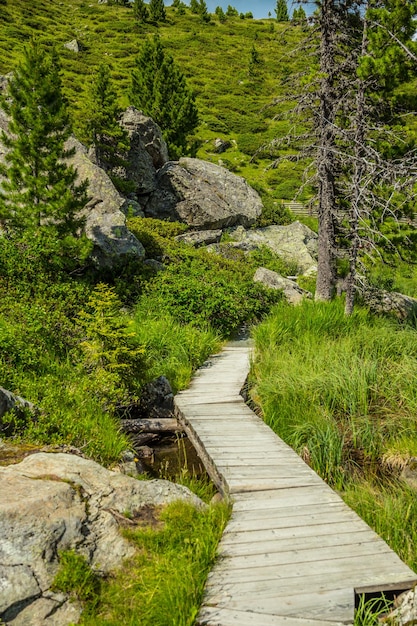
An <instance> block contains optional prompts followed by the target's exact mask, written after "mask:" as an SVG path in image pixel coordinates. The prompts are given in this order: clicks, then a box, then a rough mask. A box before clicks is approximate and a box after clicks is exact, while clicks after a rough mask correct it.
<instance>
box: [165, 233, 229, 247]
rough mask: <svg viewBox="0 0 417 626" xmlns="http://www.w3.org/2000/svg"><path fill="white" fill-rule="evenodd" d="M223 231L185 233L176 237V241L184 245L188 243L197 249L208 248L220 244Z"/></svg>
mask: <svg viewBox="0 0 417 626" xmlns="http://www.w3.org/2000/svg"><path fill="white" fill-rule="evenodd" d="M222 232H223V231H222V230H220V229H217V230H197V231H193V232H189V233H184V234H182V235H177V236H176V237H175V241H180V242H183V243H188V244H190V245H192V246H194V247H195V248H199V247H200V246H207V245H210V244H212V243H219V241H220V239H221V236H222Z"/></svg>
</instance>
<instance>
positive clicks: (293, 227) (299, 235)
mask: <svg viewBox="0 0 417 626" xmlns="http://www.w3.org/2000/svg"><path fill="white" fill-rule="evenodd" d="M229 235H230V237H231V238H232V239H233V240H235V241H236V242H237V245H236V247H239V248H241V249H242V250H254V249H255V248H259V247H262V246H265V247H267V248H269V249H270V250H272V252H274V253H275V254H277V255H278V256H279V257H281V258H283V259H284V260H286V261H288V262H290V263H295V264H296V265H297V268H298V273H299V274H310V273H313V272H315V271H317V234H316V233H315V232H313V231H312V230H311V229H310V228H308V226H305V224H301V223H300V222H293V223H292V224H289V225H288V226H266V227H265V228H254V229H252V230H247V231H246V230H244V229H243V228H236V229H234V230H231V231H230V232H229Z"/></svg>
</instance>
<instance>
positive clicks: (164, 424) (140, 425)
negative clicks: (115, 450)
mask: <svg viewBox="0 0 417 626" xmlns="http://www.w3.org/2000/svg"><path fill="white" fill-rule="evenodd" d="M120 423H121V427H122V430H123V431H124V432H125V433H167V432H174V433H176V432H180V431H182V427H181V426H180V425H179V423H178V421H177V420H176V419H170V418H164V419H159V420H158V419H123V420H121V422H120Z"/></svg>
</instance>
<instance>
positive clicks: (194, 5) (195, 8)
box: [190, 0, 200, 15]
mask: <svg viewBox="0 0 417 626" xmlns="http://www.w3.org/2000/svg"><path fill="white" fill-rule="evenodd" d="M190 10H191V13H194V14H195V15H198V13H199V11H200V4H199V2H198V0H191V1H190Z"/></svg>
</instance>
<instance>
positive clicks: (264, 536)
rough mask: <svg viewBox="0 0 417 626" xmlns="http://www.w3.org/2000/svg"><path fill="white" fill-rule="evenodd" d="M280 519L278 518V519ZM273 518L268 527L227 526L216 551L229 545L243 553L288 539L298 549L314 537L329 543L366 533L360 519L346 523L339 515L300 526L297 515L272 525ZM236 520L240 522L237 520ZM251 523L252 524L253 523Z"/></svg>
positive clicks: (318, 540) (316, 539)
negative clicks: (293, 520)
mask: <svg viewBox="0 0 417 626" xmlns="http://www.w3.org/2000/svg"><path fill="white" fill-rule="evenodd" d="M280 521H281V522H282V520H280ZM273 522H274V519H272V520H271V525H270V526H271V527H270V528H264V529H259V528H257V527H255V528H253V529H252V530H230V529H229V526H228V527H227V528H226V530H225V532H224V533H223V537H222V539H221V542H220V546H219V550H223V548H225V549H227V548H233V549H236V550H237V551H238V550H240V549H242V550H248V552H247V554H250V553H251V551H255V550H257V549H258V548H257V544H258V543H260V544H264V543H265V542H268V543H271V545H272V544H275V542H278V541H282V542H289V541H290V542H291V546H294V549H296V548H298V546H299V545H300V549H301V547H302V546H303V545H306V546H307V547H308V544H309V541H310V540H314V541H317V542H325V543H326V542H327V543H328V544H329V545H330V543H331V542H332V541H337V540H338V539H337V538H339V537H340V539H341V540H342V539H343V537H345V536H346V537H348V536H349V535H351V534H356V533H361V532H366V533H368V527H367V526H366V524H364V522H363V521H362V520H360V519H357V520H353V521H350V522H349V523H348V524H347V523H346V518H344V517H343V516H342V515H341V516H340V517H339V521H335V522H329V520H328V519H327V518H326V516H323V518H322V520H321V521H320V520H314V521H312V523H311V524H307V525H300V522H298V520H297V518H296V519H295V524H294V525H292V524H289V525H281V526H280V525H279V524H275V525H274V524H273ZM238 523H242V521H241V520H240V521H239V518H238ZM256 523H257V522H255V524H254V525H256Z"/></svg>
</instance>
